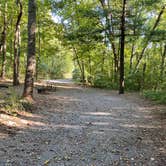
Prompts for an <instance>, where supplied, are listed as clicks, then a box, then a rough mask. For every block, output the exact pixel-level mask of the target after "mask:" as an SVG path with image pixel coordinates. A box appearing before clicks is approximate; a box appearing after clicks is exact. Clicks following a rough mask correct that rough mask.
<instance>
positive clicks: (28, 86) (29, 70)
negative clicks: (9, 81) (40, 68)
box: [23, 0, 36, 100]
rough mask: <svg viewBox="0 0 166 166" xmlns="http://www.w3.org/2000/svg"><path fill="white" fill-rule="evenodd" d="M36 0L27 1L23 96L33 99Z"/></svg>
mask: <svg viewBox="0 0 166 166" xmlns="http://www.w3.org/2000/svg"><path fill="white" fill-rule="evenodd" d="M35 39H36V0H29V2H28V54H27V67H26V75H25V83H24V91H23V97H24V98H26V99H27V100H33V86H34V76H35V69H36V57H35V43H36V40H35Z"/></svg>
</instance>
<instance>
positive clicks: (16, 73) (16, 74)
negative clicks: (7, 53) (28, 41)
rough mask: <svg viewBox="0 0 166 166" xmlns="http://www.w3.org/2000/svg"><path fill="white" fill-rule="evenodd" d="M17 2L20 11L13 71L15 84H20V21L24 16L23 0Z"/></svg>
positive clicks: (15, 37) (16, 29)
mask: <svg viewBox="0 0 166 166" xmlns="http://www.w3.org/2000/svg"><path fill="white" fill-rule="evenodd" d="M16 4H17V5H18V6H19V8H20V11H19V14H18V16H17V22H16V26H15V36H14V71H13V85H14V86H16V85H19V63H20V42H21V41H20V22H21V17H22V12H23V11H22V10H23V8H22V1H21V0H17V2H16Z"/></svg>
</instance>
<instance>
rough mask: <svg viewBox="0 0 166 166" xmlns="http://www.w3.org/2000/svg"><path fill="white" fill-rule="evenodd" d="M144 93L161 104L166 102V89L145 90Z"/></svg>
mask: <svg viewBox="0 0 166 166" xmlns="http://www.w3.org/2000/svg"><path fill="white" fill-rule="evenodd" d="M143 95H144V96H145V97H146V98H147V99H150V100H153V101H156V102H157V103H159V104H166V91H150V90H148V91H144V92H143Z"/></svg>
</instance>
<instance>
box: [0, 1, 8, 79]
mask: <svg viewBox="0 0 166 166" xmlns="http://www.w3.org/2000/svg"><path fill="white" fill-rule="evenodd" d="M6 36H7V2H5V11H4V13H3V31H2V36H1V44H0V54H1V53H2V69H1V78H2V79H4V78H5V75H6Z"/></svg>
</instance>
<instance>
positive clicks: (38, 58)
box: [36, 8, 41, 80]
mask: <svg viewBox="0 0 166 166" xmlns="http://www.w3.org/2000/svg"><path fill="white" fill-rule="evenodd" d="M38 10H39V8H38V9H37V16H38V17H37V26H38V54H37V57H36V80H38V72H39V71H38V68H39V63H40V54H41V32H40V15H39V11H38Z"/></svg>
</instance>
